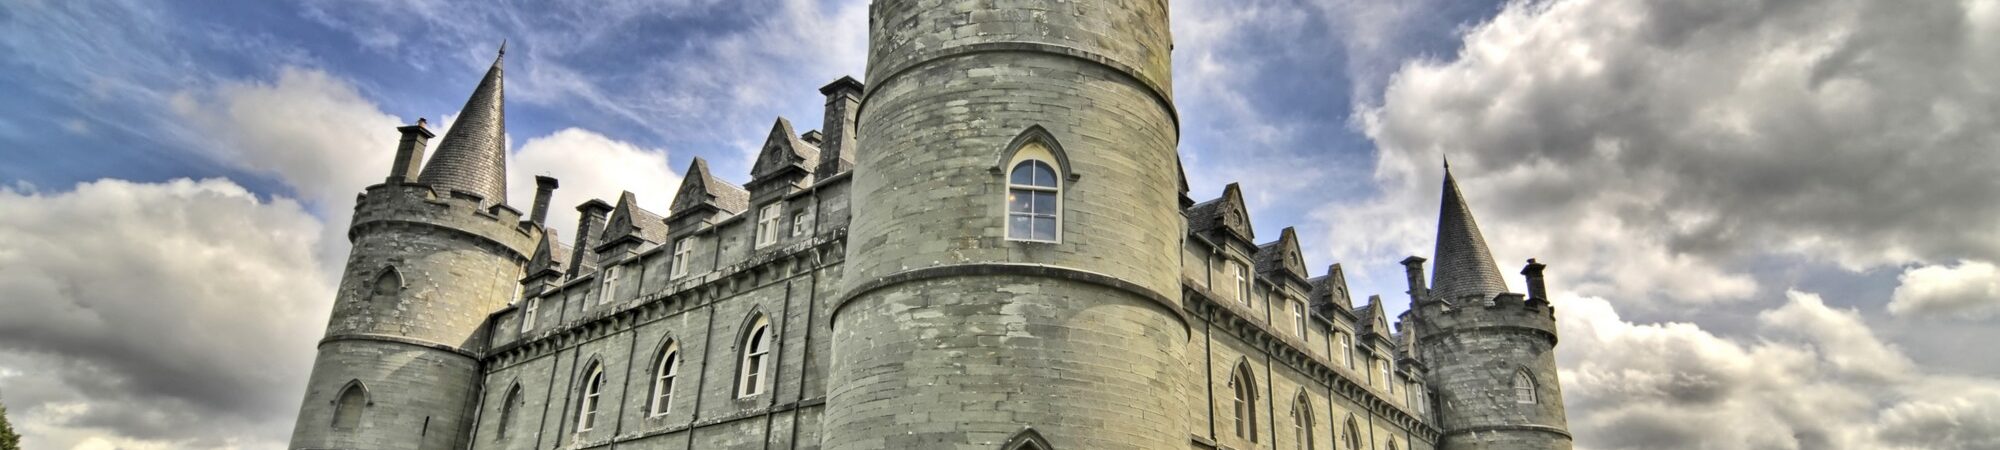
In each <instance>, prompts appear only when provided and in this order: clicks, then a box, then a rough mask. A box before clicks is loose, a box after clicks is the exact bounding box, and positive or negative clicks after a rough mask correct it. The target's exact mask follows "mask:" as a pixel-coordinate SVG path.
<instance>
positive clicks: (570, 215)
mask: <svg viewBox="0 0 2000 450" xmlns="http://www.w3.org/2000/svg"><path fill="white" fill-rule="evenodd" d="M507 168H508V171H509V173H508V175H507V189H508V191H509V192H508V193H507V197H508V198H511V199H514V200H513V201H514V202H516V203H519V204H518V205H516V207H517V208H520V209H521V210H522V211H523V212H527V211H528V209H529V208H531V207H532V206H533V204H532V202H534V198H535V179H534V178H535V176H536V175H548V176H552V177H556V179H557V181H558V183H560V187H559V188H558V189H556V193H555V196H554V199H553V200H552V201H551V202H550V204H549V219H548V225H549V227H550V228H554V229H556V230H558V231H557V233H558V236H561V237H562V239H563V242H565V243H567V242H569V241H570V240H572V239H574V238H575V236H576V235H575V234H573V232H574V231H575V227H576V221H577V212H576V205H579V204H582V203H583V202H586V201H589V200H590V199H599V200H604V201H605V202H606V203H614V204H615V203H617V202H618V195H619V193H621V192H624V191H632V194H633V195H635V196H637V197H638V199H639V206H641V207H644V208H646V209H647V210H650V211H653V212H654V213H656V214H660V215H662V216H664V215H666V213H667V205H670V204H672V203H673V198H674V191H675V190H676V189H679V188H680V184H681V176H680V174H678V173H675V172H674V170H673V169H672V168H670V167H669V166H668V165H667V152H666V151H665V150H656V149H646V148H640V147H639V146H637V145H633V144H631V143H627V142H623V141H618V140H614V139H611V138H608V137H605V136H604V135H601V134H597V133H596V132H592V131H589V130H584V129H579V128H568V129H564V130H562V131H557V132H555V133H554V134H550V135H548V136H543V137H538V138H534V139H529V140H528V142H527V143H526V144H523V145H521V151H519V152H516V153H515V154H514V158H513V160H512V161H508V163H507Z"/></svg>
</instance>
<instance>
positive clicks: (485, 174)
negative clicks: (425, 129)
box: [417, 45, 507, 204]
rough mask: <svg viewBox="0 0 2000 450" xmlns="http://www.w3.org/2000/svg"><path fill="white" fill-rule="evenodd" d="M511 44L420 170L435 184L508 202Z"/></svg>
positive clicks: (420, 178) (503, 49)
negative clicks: (508, 66)
mask: <svg viewBox="0 0 2000 450" xmlns="http://www.w3.org/2000/svg"><path fill="white" fill-rule="evenodd" d="M506 56H507V48H506V47H505V46H504V45H503V46H501V48H500V56H497V57H494V58H493V67H492V68H489V69H487V70H486V78H484V79H481V80H480V81H479V87H478V88H475V89H473V90H472V98H469V99H466V100H465V107H463V108H459V110H458V119H457V120H456V121H455V122H453V123H452V125H451V131H448V132H445V135H444V140H443V141H441V142H439V143H438V146H437V153H435V154H432V155H431V160H430V162H429V163H427V164H424V170H423V172H422V173H421V174H419V175H418V176H417V182H419V183H424V184H429V185H431V186H432V187H434V188H443V189H450V190H455V191H462V192H470V193H473V194H478V195H479V196H481V197H485V199H486V203H488V204H505V203H507V148H506V146H507V117H506V108H505V103H506V92H505V91H506V89H505V86H504V85H505V83H504V72H505V71H504V70H502V62H503V61H504V60H505V58H506Z"/></svg>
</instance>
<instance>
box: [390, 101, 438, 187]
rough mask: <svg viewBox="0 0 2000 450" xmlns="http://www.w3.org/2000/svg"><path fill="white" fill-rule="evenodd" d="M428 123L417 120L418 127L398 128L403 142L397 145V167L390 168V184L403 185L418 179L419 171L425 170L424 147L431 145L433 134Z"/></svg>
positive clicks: (420, 119)
mask: <svg viewBox="0 0 2000 450" xmlns="http://www.w3.org/2000/svg"><path fill="white" fill-rule="evenodd" d="M427 122H428V121H426V120H424V118H422V117H418V118H417V124H416V125H409V126H402V127H396V131H399V132H402V133H403V140H402V141H400V142H397V143H396V161H395V165H394V166H391V167H390V168H389V183H390V184H401V183H407V182H409V181H410V180H415V179H417V171H418V170H419V169H421V168H423V164H424V147H425V146H427V145H430V142H431V138H433V137H437V135H436V134H431V130H430V128H428V127H427V125H429V124H428V123H427Z"/></svg>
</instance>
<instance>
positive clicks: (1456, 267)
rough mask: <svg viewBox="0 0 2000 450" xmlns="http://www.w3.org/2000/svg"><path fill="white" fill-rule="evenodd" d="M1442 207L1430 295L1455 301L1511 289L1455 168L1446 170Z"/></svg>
mask: <svg viewBox="0 0 2000 450" xmlns="http://www.w3.org/2000/svg"><path fill="white" fill-rule="evenodd" d="M1440 203H1441V204H1440V205H1439V207H1438V229H1437V250H1436V251H1434V252H1433V253H1432V254H1431V261H1432V263H1433V264H1436V265H1435V266H1432V267H1433V268H1432V269H1431V287H1430V299H1431V300H1442V301H1447V302H1449V301H1455V300H1458V298H1459V297H1460V296H1463V295H1467V294H1479V295H1480V296H1482V297H1490V296H1493V295H1496V294H1500V293H1503V292H1507V281H1506V280H1505V279H1503V278H1500V268H1499V266H1496V265H1494V264H1493V252H1491V251H1489V250H1487V249H1486V238H1485V237H1483V236H1481V235H1480V234H1479V223H1478V222H1477V221H1474V220H1473V219H1472V208H1471V207H1470V206H1466V204H1465V195H1464V194H1463V193H1460V192H1459V191H1458V180H1457V179H1455V178H1453V177H1452V176H1451V170H1450V169H1449V168H1447V169H1446V170H1445V171H1444V199H1443V200H1441V201H1440Z"/></svg>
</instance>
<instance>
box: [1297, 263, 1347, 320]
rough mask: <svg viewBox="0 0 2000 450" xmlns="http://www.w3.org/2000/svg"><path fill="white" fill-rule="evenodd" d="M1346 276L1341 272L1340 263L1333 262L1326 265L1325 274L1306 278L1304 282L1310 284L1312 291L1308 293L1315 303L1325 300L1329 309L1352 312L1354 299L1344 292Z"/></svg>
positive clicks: (1345, 289)
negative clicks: (1330, 264)
mask: <svg viewBox="0 0 2000 450" xmlns="http://www.w3.org/2000/svg"><path fill="white" fill-rule="evenodd" d="M1346 278H1347V276H1346V275H1344V274H1342V273H1341V269H1340V265H1339V264H1334V265H1332V266H1329V267H1327V271H1326V275H1321V276H1318V277H1313V278H1312V279H1309V280H1306V284H1307V285H1309V286H1312V293H1311V294H1309V295H1310V296H1311V297H1312V299H1313V300H1312V301H1313V302H1315V303H1319V302H1325V303H1326V304H1328V305H1329V306H1328V309H1329V310H1331V309H1333V308H1339V309H1340V310H1342V311H1349V312H1352V311H1353V310H1354V299H1353V298H1350V297H1349V296H1348V294H1347V292H1346V291H1347V286H1346V285H1347V280H1346Z"/></svg>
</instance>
